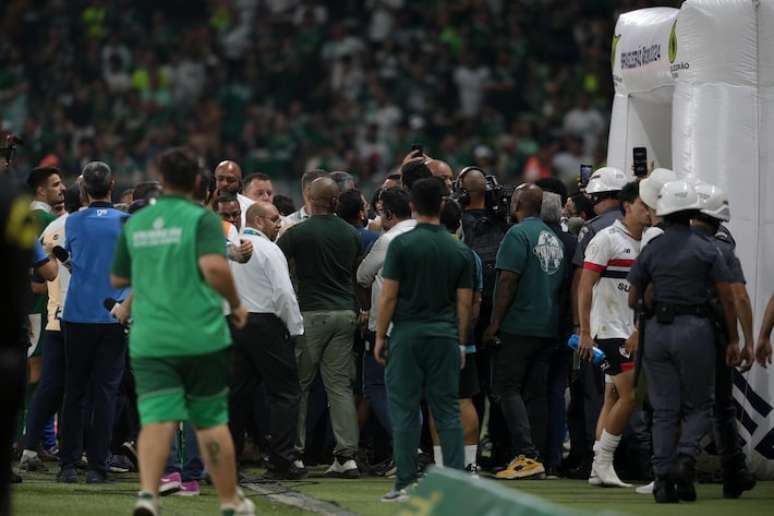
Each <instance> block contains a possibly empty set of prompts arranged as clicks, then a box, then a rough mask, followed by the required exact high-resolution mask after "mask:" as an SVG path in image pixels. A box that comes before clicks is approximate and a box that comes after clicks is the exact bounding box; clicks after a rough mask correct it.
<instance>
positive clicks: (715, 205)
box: [694, 183, 731, 222]
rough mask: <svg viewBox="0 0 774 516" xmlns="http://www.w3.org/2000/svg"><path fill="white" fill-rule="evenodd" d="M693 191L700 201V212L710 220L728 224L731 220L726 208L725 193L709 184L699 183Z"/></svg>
mask: <svg viewBox="0 0 774 516" xmlns="http://www.w3.org/2000/svg"><path fill="white" fill-rule="evenodd" d="M694 189H695V190H696V194H697V195H698V196H699V201H701V204H702V206H701V212H702V213H703V214H705V215H708V216H710V217H712V218H715V219H718V220H722V221H723V222H728V221H729V220H731V209H730V208H729V206H728V196H727V195H726V192H724V191H723V190H721V189H720V187H717V186H715V185H711V184H709V183H699V184H697V185H696V186H695V187H694Z"/></svg>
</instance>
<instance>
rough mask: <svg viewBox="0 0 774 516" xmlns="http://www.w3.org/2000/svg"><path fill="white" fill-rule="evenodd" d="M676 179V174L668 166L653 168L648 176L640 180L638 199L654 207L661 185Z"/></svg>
mask: <svg viewBox="0 0 774 516" xmlns="http://www.w3.org/2000/svg"><path fill="white" fill-rule="evenodd" d="M676 179H677V174H675V173H674V172H672V171H671V170H669V169H668V168H657V169H654V170H653V172H651V173H650V175H649V176H648V177H646V178H645V179H643V180H642V181H640V199H642V202H644V203H645V204H646V205H647V206H648V207H649V208H653V209H655V208H656V203H657V201H658V193H659V192H660V191H661V187H663V186H664V185H665V184H667V183H668V182H670V181H674V180H676Z"/></svg>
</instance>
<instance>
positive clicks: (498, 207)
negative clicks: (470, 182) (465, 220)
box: [451, 167, 515, 221]
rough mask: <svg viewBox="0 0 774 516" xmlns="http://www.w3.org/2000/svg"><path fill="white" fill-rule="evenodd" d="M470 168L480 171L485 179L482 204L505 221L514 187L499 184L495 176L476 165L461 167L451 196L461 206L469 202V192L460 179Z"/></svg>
mask: <svg viewBox="0 0 774 516" xmlns="http://www.w3.org/2000/svg"><path fill="white" fill-rule="evenodd" d="M472 170H478V171H479V172H481V174H482V175H483V176H484V179H485V180H486V191H485V192H484V205H485V206H486V208H487V209H488V210H491V211H492V213H493V214H494V215H495V216H496V217H498V218H500V219H502V220H506V221H507V220H508V217H509V215H510V212H511V196H512V195H513V191H514V190H515V188H514V187H513V186H505V185H501V184H500V183H499V182H498V181H497V178H496V177H495V176H493V175H491V174H487V173H486V172H484V170H483V169H480V168H478V167H465V168H463V169H462V170H461V171H460V173H459V176H457V180H456V181H455V182H454V186H453V191H452V194H451V198H452V199H454V200H455V201H457V202H458V203H460V206H462V207H463V208H465V207H466V206H468V205H469V204H470V192H468V191H467V190H465V188H464V187H463V186H462V184H463V183H462V179H463V178H464V177H465V174H467V173H468V172H470V171H472Z"/></svg>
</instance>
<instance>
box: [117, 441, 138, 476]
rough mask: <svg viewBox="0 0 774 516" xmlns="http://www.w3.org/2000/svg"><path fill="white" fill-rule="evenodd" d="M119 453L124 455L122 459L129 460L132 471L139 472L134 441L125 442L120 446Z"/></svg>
mask: <svg viewBox="0 0 774 516" xmlns="http://www.w3.org/2000/svg"><path fill="white" fill-rule="evenodd" d="M121 452H122V453H123V454H124V457H126V458H127V459H129V462H131V463H132V465H133V466H134V471H139V470H140V469H139V461H138V459H137V447H136V446H135V444H134V441H126V442H125V443H124V444H122V445H121Z"/></svg>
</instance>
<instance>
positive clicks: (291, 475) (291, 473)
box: [263, 464, 309, 481]
mask: <svg viewBox="0 0 774 516" xmlns="http://www.w3.org/2000/svg"><path fill="white" fill-rule="evenodd" d="M308 474H309V472H308V471H307V470H306V468H298V467H296V466H295V464H290V467H288V468H287V469H286V470H284V471H282V470H279V469H275V468H269V469H267V470H266V473H264V475H263V478H264V479H266V480H276V481H280V480H303V479H305V478H306V477H307V475H308Z"/></svg>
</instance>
